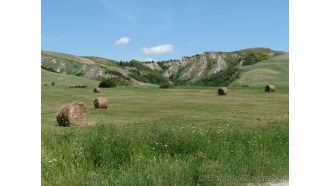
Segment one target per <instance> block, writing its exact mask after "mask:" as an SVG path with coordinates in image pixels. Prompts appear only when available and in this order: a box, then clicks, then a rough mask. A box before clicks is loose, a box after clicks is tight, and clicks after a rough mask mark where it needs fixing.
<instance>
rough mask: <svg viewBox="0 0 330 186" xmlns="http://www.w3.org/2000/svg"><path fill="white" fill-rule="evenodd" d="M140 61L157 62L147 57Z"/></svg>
mask: <svg viewBox="0 0 330 186" xmlns="http://www.w3.org/2000/svg"><path fill="white" fill-rule="evenodd" d="M142 61H146V62H147V61H157V60H155V59H152V58H150V57H147V58H145V59H144V60H142Z"/></svg>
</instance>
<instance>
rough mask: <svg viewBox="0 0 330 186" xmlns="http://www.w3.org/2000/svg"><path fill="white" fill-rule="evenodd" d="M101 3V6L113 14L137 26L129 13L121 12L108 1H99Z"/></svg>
mask: <svg viewBox="0 0 330 186" xmlns="http://www.w3.org/2000/svg"><path fill="white" fill-rule="evenodd" d="M101 2H102V3H103V5H105V7H106V8H108V9H109V10H110V11H112V12H115V13H117V14H119V15H121V16H123V17H125V18H126V19H128V20H129V21H130V22H132V23H134V24H138V22H137V21H136V20H135V18H134V17H133V16H132V15H130V14H129V13H127V12H125V11H122V10H120V9H118V7H114V6H113V4H111V3H110V2H109V0H101Z"/></svg>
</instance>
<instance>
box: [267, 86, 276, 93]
mask: <svg viewBox="0 0 330 186" xmlns="http://www.w3.org/2000/svg"><path fill="white" fill-rule="evenodd" d="M265 92H275V85H271V84H268V85H266V87H265Z"/></svg>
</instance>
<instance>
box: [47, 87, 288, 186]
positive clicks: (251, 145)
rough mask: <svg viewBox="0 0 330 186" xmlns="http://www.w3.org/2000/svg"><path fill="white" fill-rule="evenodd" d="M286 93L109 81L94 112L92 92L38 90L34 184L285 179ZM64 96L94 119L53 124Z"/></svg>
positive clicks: (242, 181)
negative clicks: (104, 103) (105, 103)
mask: <svg viewBox="0 0 330 186" xmlns="http://www.w3.org/2000/svg"><path fill="white" fill-rule="evenodd" d="M287 91H288V90H287V89H279V91H277V92H275V93H272V94H267V93H264V92H263V89H262V90H260V91H259V90H258V89H253V88H245V89H231V90H230V93H229V94H228V95H227V96H217V93H216V90H215V89H214V90H212V89H210V88H208V89H202V88H197V89H168V90H167V89H166V90H164V89H159V88H130V87H124V88H122V87H117V88H115V89H106V90H105V89H104V90H103V91H102V93H101V94H102V96H108V97H109V107H108V109H106V110H96V109H93V108H92V106H89V104H88V103H89V102H88V101H89V100H93V98H94V97H95V95H94V94H93V93H92V90H83V89H81V90H80V89H79V90H71V89H68V88H65V87H62V88H61V87H56V86H55V87H54V88H51V87H47V88H43V90H42V95H43V96H42V147H41V148H42V160H41V162H42V183H43V185H198V184H201V185H204V184H206V185H214V184H219V185H237V184H244V183H246V180H243V179H239V180H238V181H236V182H224V181H219V180H216V178H219V177H220V178H225V177H233V176H238V177H239V178H258V177H285V178H287V176H288V170H289V165H288V161H289V159H288V155H289V151H288V146H289V145H288V143H289V140H288V136H289V133H288V128H289V127H288V96H287ZM59 94H62V95H63V97H61V98H60V99H58V97H57V96H56V98H57V99H56V98H55V96H54V95H59ZM72 100H74V101H84V102H86V104H87V105H88V109H89V113H90V121H91V123H93V124H94V125H91V126H86V127H58V126H56V121H55V113H56V111H57V109H58V106H60V105H61V104H62V103H66V102H69V101H72ZM91 103H92V102H91ZM247 181H248V182H255V181H256V180H252V179H251V180H247ZM257 181H258V180H257Z"/></svg>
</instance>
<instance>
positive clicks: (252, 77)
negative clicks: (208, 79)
mask: <svg viewBox="0 0 330 186" xmlns="http://www.w3.org/2000/svg"><path fill="white" fill-rule="evenodd" d="M240 70H241V75H240V77H239V78H238V79H236V80H235V81H234V82H232V83H231V84H230V85H229V87H240V86H249V87H263V86H265V85H266V84H268V83H270V84H274V85H275V86H276V87H288V86H289V54H282V55H279V56H275V57H271V58H269V59H267V60H264V61H261V62H259V63H257V64H255V65H248V66H243V67H241V68H240Z"/></svg>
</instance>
